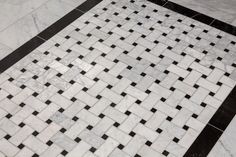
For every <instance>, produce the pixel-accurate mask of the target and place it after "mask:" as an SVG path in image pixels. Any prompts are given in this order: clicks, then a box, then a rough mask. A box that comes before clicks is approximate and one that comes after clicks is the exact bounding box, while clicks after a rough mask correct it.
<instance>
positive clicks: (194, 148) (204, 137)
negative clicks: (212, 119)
mask: <svg viewBox="0 0 236 157" xmlns="http://www.w3.org/2000/svg"><path fill="white" fill-rule="evenodd" d="M221 134H222V132H221V131H220V130H218V129H216V128H214V127H213V126H211V125H206V127H205V128H204V129H203V131H202V132H201V133H200V134H199V136H198V138H197V139H196V140H195V141H194V143H193V144H192V145H191V147H190V148H189V149H188V151H187V152H186V153H185V154H184V157H206V156H207V154H208V153H209V151H210V150H211V149H212V147H213V146H214V145H215V143H216V142H217V140H218V139H219V138H220V136H221Z"/></svg>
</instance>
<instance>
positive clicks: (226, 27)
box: [148, 0, 236, 36]
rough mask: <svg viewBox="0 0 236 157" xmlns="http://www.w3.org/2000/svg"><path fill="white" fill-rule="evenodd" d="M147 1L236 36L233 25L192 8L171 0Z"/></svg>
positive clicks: (235, 28)
mask: <svg viewBox="0 0 236 157" xmlns="http://www.w3.org/2000/svg"><path fill="white" fill-rule="evenodd" d="M148 1H149V2H152V3H155V4H157V5H160V6H163V7H165V8H167V9H170V10H172V11H174V12H177V13H179V14H182V15H185V16H187V17H189V18H192V19H194V20H197V21H199V22H202V23H204V24H207V25H210V26H212V27H214V28H217V29H219V30H221V31H224V32H227V33H229V34H232V35H235V36H236V27H235V26H233V25H230V24H227V23H225V22H222V21H219V20H217V19H215V18H212V17H210V16H207V15H205V14H202V13H199V12H197V11H194V10H192V9H189V8H186V7H184V6H181V5H179V4H176V3H174V2H171V1H167V0H148Z"/></svg>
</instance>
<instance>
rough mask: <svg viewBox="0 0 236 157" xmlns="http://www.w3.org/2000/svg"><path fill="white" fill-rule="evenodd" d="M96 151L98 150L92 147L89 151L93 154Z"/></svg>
mask: <svg viewBox="0 0 236 157" xmlns="http://www.w3.org/2000/svg"><path fill="white" fill-rule="evenodd" d="M96 150H97V149H96V148H94V147H91V148H90V149H89V151H90V152H92V153H94V152H95V151H96Z"/></svg>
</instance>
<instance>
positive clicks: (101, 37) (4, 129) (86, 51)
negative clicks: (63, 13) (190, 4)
mask: <svg viewBox="0 0 236 157" xmlns="http://www.w3.org/2000/svg"><path fill="white" fill-rule="evenodd" d="M235 42H236V37H235V36H233V35H230V34H227V33H224V32H222V31H219V30H217V29H215V28H212V27H210V26H208V25H205V24H202V23H200V22H198V21H195V20H193V19H190V18H188V17H185V16H183V15H180V14H177V13H176V12H173V11H170V10H168V9H165V8H163V7H160V6H158V5H154V4H153V3H150V2H147V1H144V0H137V1H132V0H131V1H128V0H114V1H111V0H103V1H102V2H101V3H100V4H98V5H97V6H95V7H94V8H93V9H91V10H90V11H88V12H87V13H85V14H84V15H82V16H81V17H80V18H78V19H77V20H76V21H74V22H73V23H72V24H70V25H69V26H67V27H66V28H65V29H63V30H62V31H61V32H59V33H58V34H56V35H55V36H54V37H53V38H51V39H49V40H48V41H46V42H45V43H44V44H43V45H41V46H39V47H38V48H37V49H35V50H34V51H33V52H32V53H30V54H29V55H27V56H26V57H24V58H23V59H22V60H20V61H19V62H17V63H16V64H15V65H13V66H12V67H10V68H9V69H7V70H6V71H5V72H3V73H2V74H1V75H0V88H1V90H0V156H7V157H10V156H16V157H28V156H29V157H30V156H34V157H36V156H45V157H49V156H50V157H54V156H57V157H62V156H69V157H79V156H96V157H103V156H111V157H126V156H127V157H129V156H130V157H131V156H135V157H139V156H142V157H151V156H153V157H158V156H170V157H174V156H183V155H184V154H185V152H186V151H187V150H188V149H189V147H190V146H191V144H192V143H193V142H194V140H195V139H196V138H197V136H198V135H199V134H200V133H201V131H202V130H203V128H204V127H205V126H206V125H207V123H208V121H209V120H210V119H211V117H212V116H213V114H214V113H215V112H216V110H217V109H218V108H219V106H220V105H221V104H222V102H223V101H224V100H225V98H226V97H227V96H228V94H229V93H230V92H231V90H232V89H233V87H234V86H235V83H236V70H235V67H236V52H235V48H236V43H235Z"/></svg>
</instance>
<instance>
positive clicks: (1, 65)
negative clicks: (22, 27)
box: [0, 0, 102, 73]
mask: <svg viewBox="0 0 236 157" xmlns="http://www.w3.org/2000/svg"><path fill="white" fill-rule="evenodd" d="M101 1H102V0H87V1H85V2H84V3H83V4H81V5H80V6H78V7H77V8H75V9H74V10H72V11H71V12H69V13H68V14H66V15H65V16H63V17H62V18H61V19H59V20H58V21H56V22H55V23H53V24H52V25H51V26H49V27H48V28H46V29H45V30H43V31H42V32H41V33H39V34H38V35H36V36H35V37H33V38H32V39H30V40H29V41H28V42H26V43H25V44H23V45H22V46H20V47H19V48H17V49H16V50H15V51H13V52H12V53H11V54H9V55H8V56H6V57H5V58H3V59H2V60H1V61H0V73H2V72H4V71H5V70H7V69H8V68H10V67H11V66H12V65H13V64H15V63H16V62H18V61H19V60H21V59H22V58H23V57H25V56H26V55H27V54H29V53H30V52H32V51H33V50H34V49H36V48H37V47H38V46H40V45H41V44H43V43H44V42H46V41H47V40H48V39H50V38H51V37H53V36H54V35H55V34H57V33H58V32H59V31H61V30H62V29H63V28H65V27H66V26H68V25H69V24H70V23H72V22H73V21H75V20H76V19H77V18H79V17H80V16H81V15H83V14H84V13H86V12H87V11H88V10H89V9H91V8H92V7H94V6H95V5H97V4H98V3H99V2H101ZM78 8H79V10H78Z"/></svg>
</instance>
